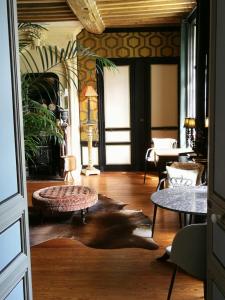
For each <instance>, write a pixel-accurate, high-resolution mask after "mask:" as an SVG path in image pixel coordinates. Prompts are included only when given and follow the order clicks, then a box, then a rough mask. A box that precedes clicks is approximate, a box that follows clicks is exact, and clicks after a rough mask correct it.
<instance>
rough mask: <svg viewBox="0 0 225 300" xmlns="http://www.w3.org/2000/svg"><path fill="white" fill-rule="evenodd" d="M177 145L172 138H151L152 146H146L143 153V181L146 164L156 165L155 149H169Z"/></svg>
mask: <svg viewBox="0 0 225 300" xmlns="http://www.w3.org/2000/svg"><path fill="white" fill-rule="evenodd" d="M176 147H177V140H176V139H172V138H153V139H152V147H151V148H148V149H147V151H146V154H145V164H144V172H145V173H144V183H145V180H146V173H147V164H148V163H151V164H154V165H155V166H156V165H157V161H158V158H157V156H156V155H155V150H156V149H157V150H159V149H162V150H164V149H171V148H176Z"/></svg>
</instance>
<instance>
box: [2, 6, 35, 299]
mask: <svg viewBox="0 0 225 300" xmlns="http://www.w3.org/2000/svg"><path fill="white" fill-rule="evenodd" d="M0 28H1V30H0V58H1V68H0V73H1V76H0V166H1V168H0V170H1V175H0V176H1V177H0V299H7V300H22V299H23V300H24V299H26V300H30V299H32V293H31V284H30V282H31V276H30V255H29V243H28V226H27V225H28V216H27V198H26V186H25V175H24V152H23V148H22V144H23V142H22V141H23V137H22V134H21V123H22V116H21V99H20V91H19V81H18V76H19V68H18V49H17V43H16V35H17V34H16V31H17V18H16V1H13V0H1V1H0Z"/></svg>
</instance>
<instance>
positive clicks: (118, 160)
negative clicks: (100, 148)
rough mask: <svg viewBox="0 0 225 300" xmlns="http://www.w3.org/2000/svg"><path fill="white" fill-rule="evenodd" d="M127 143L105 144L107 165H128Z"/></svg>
mask: <svg viewBox="0 0 225 300" xmlns="http://www.w3.org/2000/svg"><path fill="white" fill-rule="evenodd" d="M130 150H131V148H130V146H129V145H107V146H106V164H107V165H130V164H131V155H130Z"/></svg>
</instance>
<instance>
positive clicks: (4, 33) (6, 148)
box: [0, 1, 18, 201]
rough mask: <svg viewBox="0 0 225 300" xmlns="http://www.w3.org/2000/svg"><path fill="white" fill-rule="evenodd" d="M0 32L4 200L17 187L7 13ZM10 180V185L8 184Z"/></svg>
mask: <svg viewBox="0 0 225 300" xmlns="http://www.w3.org/2000/svg"><path fill="white" fill-rule="evenodd" d="M0 11H1V12H2V11H5V12H6V11H7V1H1V3H0ZM0 22H1V23H0V24H1V34H0V44H1V45H4V47H3V46H2V47H0V57H4V59H1V74H4V76H1V80H0V91H1V98H2V99H3V100H4V99H8V101H2V100H1V110H0V128H2V129H3V128H5V126H6V124H7V128H5V129H7V130H2V131H1V141H4V145H2V147H1V148H0V156H1V157H2V158H3V157H4V161H3V162H4V163H2V165H1V171H2V174H4V176H2V177H1V181H2V187H1V189H0V201H4V200H5V199H7V198H9V197H10V196H11V195H12V194H16V193H17V191H18V187H17V169H16V154H15V133H14V123H13V101H12V81H11V66H10V65H11V62H10V49H9V47H10V45H9V42H8V39H9V36H8V14H7V13H5V14H3V15H2V14H1V20H0ZM9 180H10V186H9V184H8V182H9Z"/></svg>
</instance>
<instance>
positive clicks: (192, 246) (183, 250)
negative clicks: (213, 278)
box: [167, 224, 207, 300]
mask: <svg viewBox="0 0 225 300" xmlns="http://www.w3.org/2000/svg"><path fill="white" fill-rule="evenodd" d="M206 228H207V225H206V224H192V225H189V226H186V227H184V228H182V229H180V230H179V231H178V233H177V234H176V236H175V238H174V240H173V243H172V247H168V248H169V249H168V251H169V252H170V253H169V255H170V261H171V262H173V263H174V264H175V268H174V271H173V275H172V278H171V283H170V287H169V291H168V296H167V300H170V299H171V294H172V290H173V285H174V281H175V277H176V273H177V268H178V267H180V268H181V269H182V270H184V271H185V272H187V273H188V274H190V275H192V276H194V277H196V278H198V279H200V280H203V281H204V295H206V284H205V281H206Z"/></svg>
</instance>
